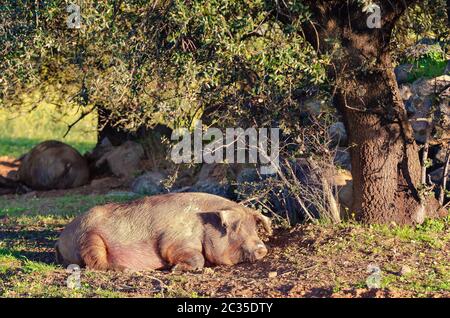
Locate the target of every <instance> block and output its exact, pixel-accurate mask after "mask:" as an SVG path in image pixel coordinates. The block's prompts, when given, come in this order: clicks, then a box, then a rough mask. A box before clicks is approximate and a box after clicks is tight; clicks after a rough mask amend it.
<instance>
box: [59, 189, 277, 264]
mask: <svg viewBox="0 0 450 318" xmlns="http://www.w3.org/2000/svg"><path fill="white" fill-rule="evenodd" d="M258 222H259V223H261V224H262V225H263V227H264V229H265V230H266V232H268V233H269V234H270V233H271V225H270V219H269V218H267V217H265V216H263V215H261V214H260V213H259V212H257V211H255V210H253V209H250V208H246V207H244V206H242V205H240V204H238V203H235V202H233V201H230V200H227V199H224V198H222V197H219V196H215V195H211V194H206V193H171V194H163V195H157V196H150V197H146V198H143V199H140V200H137V201H134V202H131V203H123V204H106V205H103V206H98V207H94V208H93V209H91V210H90V211H88V212H87V213H86V214H84V215H81V216H79V217H77V218H76V219H75V220H73V221H72V222H71V223H70V224H69V225H67V227H66V228H65V229H64V231H63V232H62V233H61V236H60V238H59V241H58V242H57V243H56V246H55V248H56V258H57V261H58V262H59V263H61V264H63V265H64V266H68V265H69V264H77V265H80V266H86V267H88V268H91V269H97V270H151V269H164V268H170V267H175V268H176V269H180V270H197V269H202V268H203V267H204V266H205V264H206V265H233V264H237V263H240V262H244V261H250V262H255V261H257V260H259V259H261V258H263V257H264V256H265V255H266V254H267V249H266V247H265V245H264V244H263V242H262V241H261V239H260V238H259V237H258V234H257V226H256V225H257V223H258Z"/></svg>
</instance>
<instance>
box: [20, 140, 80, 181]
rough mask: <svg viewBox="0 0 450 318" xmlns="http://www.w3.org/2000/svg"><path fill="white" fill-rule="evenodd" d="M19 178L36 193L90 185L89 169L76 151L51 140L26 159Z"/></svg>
mask: <svg viewBox="0 0 450 318" xmlns="http://www.w3.org/2000/svg"><path fill="white" fill-rule="evenodd" d="M17 177H18V180H19V181H20V182H22V183H24V184H26V185H27V186H29V187H31V188H32V189H33V190H51V189H67V188H75V187H79V186H81V185H83V184H85V183H87V182H88V181H89V168H88V165H87V162H86V160H85V159H84V158H83V157H82V156H81V155H80V154H79V153H78V151H76V150H75V149H74V148H72V147H70V146H69V145H66V144H64V143H62V142H59V141H54V140H49V141H44V142H42V143H40V144H39V145H37V146H35V147H34V148H33V149H31V151H30V152H29V153H27V154H26V155H25V156H24V157H23V159H22V163H21V164H20V167H19V170H18V172H17Z"/></svg>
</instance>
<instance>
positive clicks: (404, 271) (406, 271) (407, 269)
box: [400, 265, 412, 276]
mask: <svg viewBox="0 0 450 318" xmlns="http://www.w3.org/2000/svg"><path fill="white" fill-rule="evenodd" d="M411 273H412V269H411V267H409V266H408V265H403V266H402V268H401V270H400V275H401V276H406V275H409V274H411Z"/></svg>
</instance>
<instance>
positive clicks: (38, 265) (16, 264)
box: [0, 179, 450, 297]
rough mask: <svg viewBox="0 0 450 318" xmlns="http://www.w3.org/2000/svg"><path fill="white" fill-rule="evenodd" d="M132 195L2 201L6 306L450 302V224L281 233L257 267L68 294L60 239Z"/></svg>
mask: <svg viewBox="0 0 450 318" xmlns="http://www.w3.org/2000/svg"><path fill="white" fill-rule="evenodd" d="M124 189H125V188H123V183H121V180H117V179H105V180H96V181H94V182H93V184H91V185H88V186H85V187H81V188H78V189H73V190H69V191H48V192H32V193H28V194H25V195H22V196H16V195H5V196H0V297H450V218H447V219H444V220H436V221H430V222H427V223H426V224H424V225H423V226H420V227H417V228H407V227H396V226H372V227H367V226H362V225H359V224H356V223H355V222H347V223H345V224H340V225H332V224H304V225H297V226H295V227H291V228H289V227H287V226H282V225H281V224H279V225H278V228H276V230H275V233H274V235H273V236H272V237H270V238H265V240H266V243H267V246H268V248H269V253H268V255H267V256H266V257H265V258H264V259H263V260H262V261H259V262H257V263H255V264H247V263H244V264H239V265H236V266H233V267H214V268H206V269H204V270H203V271H202V272H198V273H178V272H170V271H149V272H135V273H119V272H96V271H90V270H84V269H82V272H81V277H80V278H81V286H82V287H81V289H70V288H68V287H67V284H66V280H67V278H68V277H69V273H68V272H66V270H65V269H63V268H61V267H60V266H59V265H57V264H55V258H54V250H53V246H54V244H55V242H56V240H57V237H58V235H59V233H60V232H61V231H62V229H63V228H64V226H65V225H66V224H67V223H68V222H70V220H71V219H72V217H73V216H75V215H77V214H79V213H83V212H84V211H86V210H87V209H88V208H90V207H91V206H93V205H95V204H98V203H99V202H100V203H103V202H104V201H103V198H107V199H105V200H107V201H108V200H110V199H109V198H110V197H108V193H110V192H111V191H121V190H124ZM100 198H101V200H100ZM122 199H123V198H122ZM131 199H132V198H129V199H126V200H131ZM67 211H71V212H70V213H68V214H66V212H67ZM369 265H374V266H378V267H379V269H380V272H381V278H380V280H379V282H378V288H375V289H369V288H368V287H367V282H366V280H367V279H368V277H369V275H370V272H368V266H369Z"/></svg>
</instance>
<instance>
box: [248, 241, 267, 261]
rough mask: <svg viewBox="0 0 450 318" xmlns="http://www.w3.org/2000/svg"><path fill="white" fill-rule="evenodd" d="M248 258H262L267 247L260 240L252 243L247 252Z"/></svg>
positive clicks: (254, 259) (251, 259)
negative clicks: (254, 243)
mask: <svg viewBox="0 0 450 318" xmlns="http://www.w3.org/2000/svg"><path fill="white" fill-rule="evenodd" d="M247 253H248V254H247V255H248V259H249V261H250V262H256V261H259V260H260V259H262V258H263V257H264V256H266V255H267V248H266V246H265V245H264V244H263V243H262V242H261V243H258V244H256V245H254V248H253V249H251V250H249V251H248V252H247Z"/></svg>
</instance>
